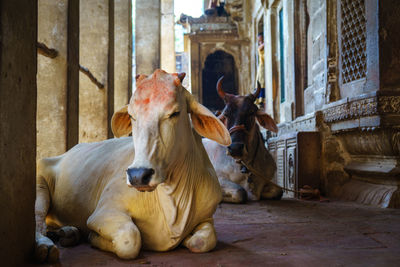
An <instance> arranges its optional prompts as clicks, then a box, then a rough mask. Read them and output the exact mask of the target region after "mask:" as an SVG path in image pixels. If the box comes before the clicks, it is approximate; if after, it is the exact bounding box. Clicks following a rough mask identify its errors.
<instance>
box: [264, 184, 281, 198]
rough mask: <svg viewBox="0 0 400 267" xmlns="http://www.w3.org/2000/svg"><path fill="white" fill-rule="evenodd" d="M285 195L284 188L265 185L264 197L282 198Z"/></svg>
mask: <svg viewBox="0 0 400 267" xmlns="http://www.w3.org/2000/svg"><path fill="white" fill-rule="evenodd" d="M282 196H283V190H282V188H280V187H277V186H268V187H265V188H264V190H263V192H262V194H261V197H262V199H270V200H281V198H282Z"/></svg>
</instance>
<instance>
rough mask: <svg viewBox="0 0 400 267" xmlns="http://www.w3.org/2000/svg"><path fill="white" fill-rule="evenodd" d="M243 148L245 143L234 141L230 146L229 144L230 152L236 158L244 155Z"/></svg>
mask: <svg viewBox="0 0 400 267" xmlns="http://www.w3.org/2000/svg"><path fill="white" fill-rule="evenodd" d="M243 149H244V144H243V143H232V144H231V145H230V146H228V153H229V155H231V156H232V157H234V158H240V157H241V156H243Z"/></svg>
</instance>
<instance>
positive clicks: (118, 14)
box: [114, 0, 132, 110]
mask: <svg viewBox="0 0 400 267" xmlns="http://www.w3.org/2000/svg"><path fill="white" fill-rule="evenodd" d="M130 8H131V5H130V4H129V1H126V0H115V7H114V12H115V13H114V20H115V23H114V38H115V39H114V60H115V63H114V64H115V65H114V110H118V109H119V108H121V107H122V106H124V105H126V104H127V103H128V101H129V100H128V96H129V90H130V88H131V87H130V85H129V75H130V72H131V67H130V65H129V62H130V61H129V57H130V42H131V40H130V39H129V37H130V34H129V29H130V28H129V24H130V23H132V22H131V20H130V16H129V14H130V13H129V9H130Z"/></svg>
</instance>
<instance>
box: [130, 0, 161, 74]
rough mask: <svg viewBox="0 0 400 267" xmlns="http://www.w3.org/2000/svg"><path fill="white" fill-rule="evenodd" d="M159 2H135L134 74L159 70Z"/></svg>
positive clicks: (140, 0)
mask: <svg viewBox="0 0 400 267" xmlns="http://www.w3.org/2000/svg"><path fill="white" fill-rule="evenodd" d="M160 28H161V26H160V0H136V28H135V54H136V74H151V73H153V71H154V70H155V69H158V68H160Z"/></svg>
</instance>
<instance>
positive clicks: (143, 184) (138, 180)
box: [126, 168, 155, 191]
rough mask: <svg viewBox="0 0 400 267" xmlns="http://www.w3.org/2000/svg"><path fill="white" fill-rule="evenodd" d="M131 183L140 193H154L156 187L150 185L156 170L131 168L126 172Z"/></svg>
mask: <svg viewBox="0 0 400 267" xmlns="http://www.w3.org/2000/svg"><path fill="white" fill-rule="evenodd" d="M126 174H127V176H128V181H129V183H130V184H131V185H132V186H133V187H135V188H136V189H137V190H139V191H153V190H154V189H155V186H150V185H149V183H150V181H151V178H152V176H153V174H154V169H150V168H129V169H127V170H126Z"/></svg>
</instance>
